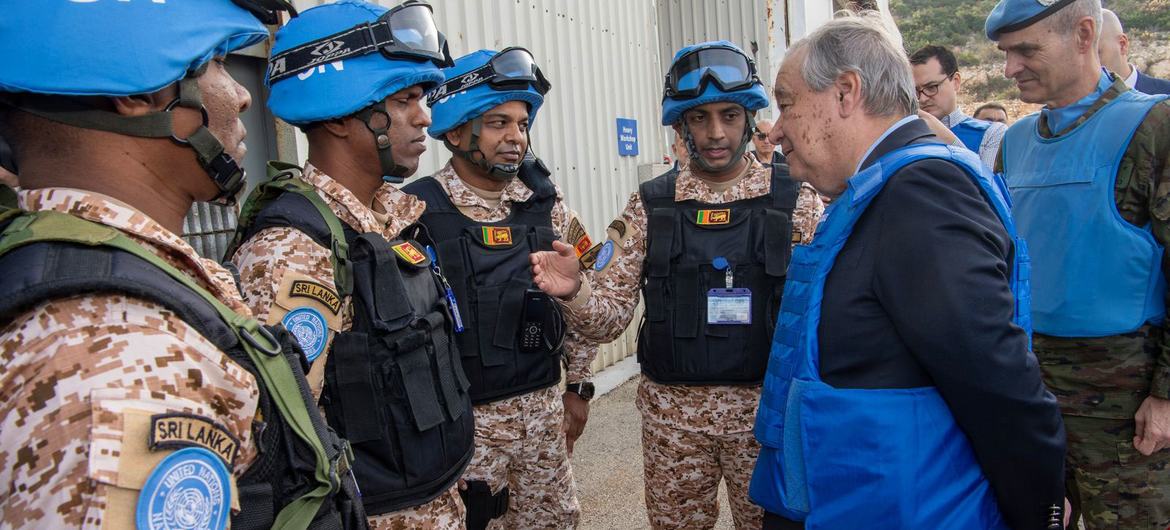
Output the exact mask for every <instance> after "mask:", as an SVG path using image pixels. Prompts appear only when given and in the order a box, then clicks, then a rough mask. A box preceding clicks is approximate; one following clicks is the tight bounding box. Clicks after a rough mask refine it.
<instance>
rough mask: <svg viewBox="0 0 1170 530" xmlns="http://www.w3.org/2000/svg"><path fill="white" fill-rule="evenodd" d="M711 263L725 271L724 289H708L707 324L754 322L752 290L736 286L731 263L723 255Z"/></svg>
mask: <svg viewBox="0 0 1170 530" xmlns="http://www.w3.org/2000/svg"><path fill="white" fill-rule="evenodd" d="M711 265H712V266H713V267H715V269H717V270H722V271H724V283H725V288H723V289H709V290H708V291H707V324H710V325H743V324H751V323H752V291H751V289H746V288H736V287H735V277H734V273H733V272H732V267H731V264H730V263H728V262H727V259H726V258H724V257H723V256H719V257H717V258H715V259H714V260H711Z"/></svg>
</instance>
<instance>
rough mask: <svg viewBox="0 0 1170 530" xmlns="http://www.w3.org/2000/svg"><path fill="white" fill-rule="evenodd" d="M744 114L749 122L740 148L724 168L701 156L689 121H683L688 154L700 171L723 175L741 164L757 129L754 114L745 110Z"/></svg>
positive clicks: (740, 140) (745, 126)
mask: <svg viewBox="0 0 1170 530" xmlns="http://www.w3.org/2000/svg"><path fill="white" fill-rule="evenodd" d="M744 114H745V116H746V117H747V122H746V123H745V124H744V129H743V137H741V138H740V139H739V147H738V148H736V150H735V153H734V154H732V155H731V159H730V160H728V161H727V163H726V164H723V165H722V166H712V165H711V164H710V163H708V162H707V160H706V159H704V158H703V156H702V155H700V154H699V148H698V147H697V146H696V145H695V137H694V135H692V134H691V129H690V128H689V127H687V121H686V120H682V132H683V140H684V141H685V142H686V144H687V153H689V154H690V155H691V160H693V161H694V162H695V164H696V165H698V166H699V169H701V170H703V172H705V173H722V172H724V171H727V170H729V169H731V168H732V167H734V166H735V165H736V164H738V163H739V159H740V158H743V154H744V153H746V152H747V146H748V144H749V143H751V141H752V129H755V127H756V118H755V117H754V116H752V113H751V112H748V111H747V109H744Z"/></svg>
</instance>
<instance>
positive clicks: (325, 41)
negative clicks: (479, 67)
mask: <svg viewBox="0 0 1170 530" xmlns="http://www.w3.org/2000/svg"><path fill="white" fill-rule="evenodd" d="M252 1H256V0H252ZM268 1H276V0H268ZM375 52H380V53H381V54H382V55H383V56H385V57H386V58H388V59H392V58H397V59H411V60H417V61H431V62H432V63H434V64H435V66H438V67H439V68H444V67H447V66H451V65H452V64H453V61H452V60H451V53H450V52H449V51H448V49H447V38H446V37H445V36H444V35H443V34H442V33H440V32H439V30H438V29H437V28H436V27H435V19H434V13H433V10H432V9H431V6H430V4H427V3H426V2H423V1H422V0H408V1H407V2H405V3H403V4H402V5H400V6H398V7H395V8H394V9H391V10H389V11H387V12H386V13H385V14H383V15H382V16H380V17H378V20H376V21H374V22H370V23H363V24H358V25H357V26H354V27H352V28H350V29H347V30H345V31H341V32H338V33H334V34H333V35H329V36H328V37H324V38H322V39H319V40H315V41H313V42H309V43H305V44H303V45H301V46H297V47H296V48H292V49H289V50H286V51H283V52H281V53H278V54H276V55H274V56H273V57H272V59H270V60H269V62H268V65H269V67H268V84H269V85H270V86H271V85H272V83H275V82H277V81H280V80H282V79H285V78H288V77H291V76H294V75H297V74H299V73H302V72H305V71H308V70H311V69H313V68H316V67H317V66H320V65H322V64H326V63H331V62H334V61H340V60H343V59H348V58H351V57H357V56H361V55H366V54H369V53H375Z"/></svg>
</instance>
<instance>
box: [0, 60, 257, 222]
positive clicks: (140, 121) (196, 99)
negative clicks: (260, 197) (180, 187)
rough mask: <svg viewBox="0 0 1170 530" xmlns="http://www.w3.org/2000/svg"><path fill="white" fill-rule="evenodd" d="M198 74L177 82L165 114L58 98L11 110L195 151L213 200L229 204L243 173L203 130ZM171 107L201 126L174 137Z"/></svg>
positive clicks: (33, 101) (32, 101)
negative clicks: (193, 113)
mask: <svg viewBox="0 0 1170 530" xmlns="http://www.w3.org/2000/svg"><path fill="white" fill-rule="evenodd" d="M201 73H202V70H201V69H200V70H196V71H194V72H192V73H191V74H190V75H188V76H187V77H185V78H183V79H182V80H181V81H179V97H177V98H175V100H174V101H172V102H171V103H170V104H168V105H167V107H166V109H165V110H163V111H161V112H152V113H150V114H144V115H142V116H123V115H120V114H117V113H114V112H110V111H107V110H102V109H95V108H92V107H89V106H87V105H86V104H84V103H82V102H80V101H76V100H69V99H59V98H54V100H53V102H52V103H47V104H41V102H40V100H38V99H28V100H21V101H19V102H17V103H16V104H15V105H14V106H15V107H17V108H19V109H20V110H22V111H24V112H28V113H29V114H32V115H34V116H39V117H41V118H44V119H46V120H50V121H55V122H57V123H63V124H66V125H71V126H74V127H80V128H83V129H94V130H99V131H107V132H112V133H116V134H122V135H125V136H134V137H138V138H170V139H171V141H173V142H175V143H177V144H179V145H186V146H189V147H191V149H193V150H194V151H195V156H196V158H197V159H198V160H199V164H200V165H201V166H203V168H204V169H205V170H206V171H207V174H208V176H210V177H211V179H212V180H214V181H215V184H216V186H217V187H218V188H219V194H218V195H217V196H216V197H215V199H213V200H216V201H225V200H226V202H227V203H231V202H232V200H233V199H234V197H235V193H236V192H237V191H239V187H240V186H241V185H242V184H243V182H244V170H243V169H242V168H241V167H240V165H239V164H238V163H236V161H235V160H234V159H232V157H231V156H230V155H228V154H227V153H226V152H224V148H223V145H222V144H220V142H219V140H218V139H216V137H215V136H214V135H212V134H211V131H210V130H209V129H208V128H207V124H208V116H207V109H206V108H204V107H203V100H202V98H200V95H199V84H198V76H199V75H200V74H201ZM175 107H184V108H188V109H194V110H198V111H199V112H200V113H202V116H203V124H202V125H200V126H199V128H198V129H196V130H195V132H193V133H191V135H190V136H188V137H186V138H179V137H178V136H176V135H175V132H174V127H173V120H172V116H171V110H172V109H174V108H175Z"/></svg>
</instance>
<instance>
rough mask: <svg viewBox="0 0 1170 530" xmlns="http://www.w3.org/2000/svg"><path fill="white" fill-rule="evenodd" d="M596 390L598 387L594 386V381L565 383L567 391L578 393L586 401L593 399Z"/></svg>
mask: <svg viewBox="0 0 1170 530" xmlns="http://www.w3.org/2000/svg"><path fill="white" fill-rule="evenodd" d="M596 391H597V389H595V388H594V387H593V383H590V382H589V381H586V382H584V383H569V384H567V385H565V392H572V393H574V394H577V395H578V396H581V399H584V400H585V401H589V400H591V399H593V393H594V392H596Z"/></svg>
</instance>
